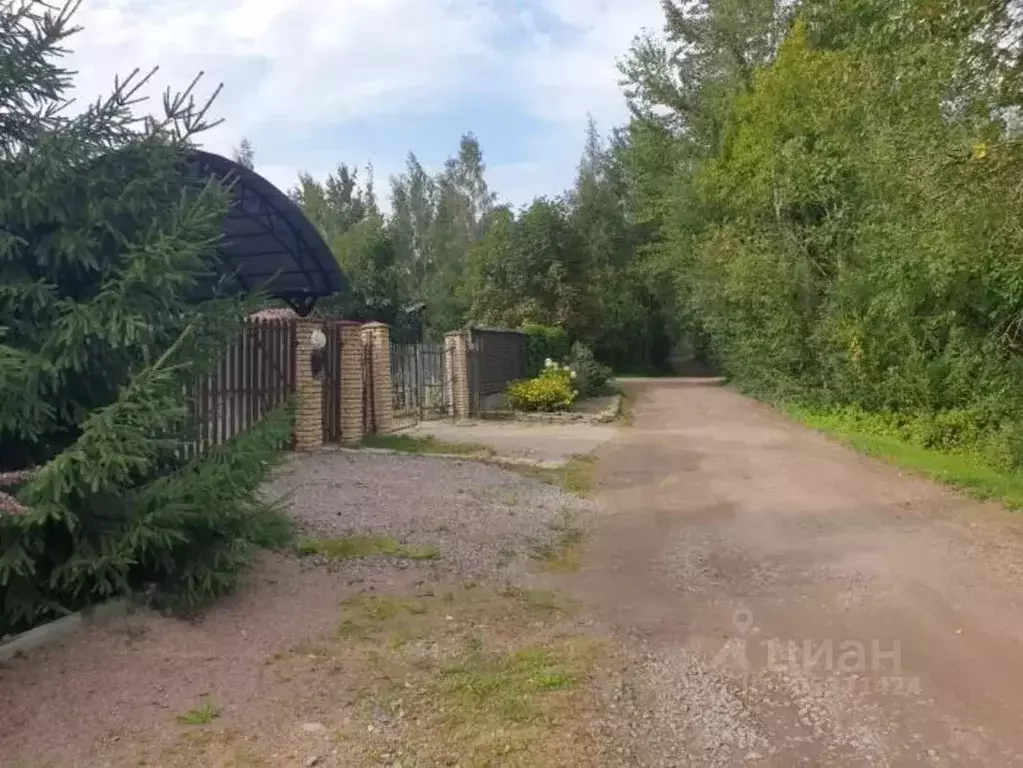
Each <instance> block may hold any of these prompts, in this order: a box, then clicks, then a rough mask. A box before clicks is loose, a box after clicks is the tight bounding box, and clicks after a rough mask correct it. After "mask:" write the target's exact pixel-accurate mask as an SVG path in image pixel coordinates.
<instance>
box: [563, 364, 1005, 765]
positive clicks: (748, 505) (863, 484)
mask: <svg viewBox="0 0 1023 768" xmlns="http://www.w3.org/2000/svg"><path fill="white" fill-rule="evenodd" d="M629 388H630V390H631V394H632V397H633V400H634V413H635V422H634V425H633V426H632V427H631V428H629V429H625V430H623V431H622V432H621V433H620V435H619V436H618V437H616V438H615V439H614V440H613V441H611V442H610V443H608V444H607V445H606V446H605V447H604V448H602V449H601V450H600V451H599V453H598V455H599V457H600V461H599V462H598V465H597V466H598V470H597V472H598V488H597V500H598V502H599V506H600V508H601V514H600V515H599V516H598V518H597V521H596V523H595V524H594V527H593V529H592V530H591V532H590V534H589V547H588V554H587V557H586V558H585V564H584V567H583V569H582V570H581V571H580V572H578V573H577V574H576V575H575V576H574V577H573V583H574V584H573V588H574V589H575V590H576V591H578V592H579V593H580V595H581V596H582V597H583V598H584V599H585V600H586V601H587V602H588V603H589V604H590V605H591V606H595V607H597V609H598V610H599V611H600V612H601V613H602V614H603V616H604V619H605V620H607V621H609V622H610V624H611V625H612V627H613V628H614V629H615V631H616V632H617V633H618V634H619V635H620V636H621V637H623V638H627V639H628V641H627V642H628V643H629V644H630V645H631V647H632V648H633V649H634V650H635V666H634V668H633V673H632V674H633V676H634V682H635V690H634V692H633V693H632V694H630V695H634V697H635V699H636V702H635V704H634V706H636V707H638V709H637V710H636V711H637V712H639V711H645V712H646V715H645V716H643V717H641V718H640V719H641V723H640V725H639V726H638V727H637V726H636V725H635V724H633V726H632V728H633V731H634V736H635V738H636V742H637V744H638V745H639V746H638V747H637V748H638V749H639V752H638V753H637V754H636V756H635V758H634V759H635V760H636V762H641V763H643V764H646V765H722V766H728V765H779V766H789V765H892V766H898V765H935V766H940V765H985V766H998V765H1017V764H1020V765H1023V578H1021V577H1023V525H1021V521H1020V518H1019V517H1018V516H1017V515H1014V514H1012V513H1009V512H1005V511H1004V510H1002V509H1001V508H999V507H997V506H996V505H993V504H981V503H978V502H973V501H969V500H966V499H963V498H960V497H958V496H956V495H955V494H953V493H952V492H950V491H948V490H946V489H943V488H941V487H939V486H937V485H935V484H932V483H929V482H927V481H924V480H922V479H919V478H916V477H914V476H911V475H909V474H906V473H900V472H899V470H897V469H895V468H893V467H889V466H887V465H885V464H883V463H881V462H878V461H876V460H873V459H869V458H866V457H862V456H859V455H857V454H856V453H854V452H853V451H851V450H848V449H846V448H843V447H841V446H839V445H837V444H834V443H833V442H831V441H829V440H828V439H826V438H824V437H822V436H819V435H817V434H814V433H813V432H811V431H809V430H807V429H804V428H802V427H800V426H798V425H796V424H793V423H791V422H789V421H787V420H786V419H785V418H783V417H782V416H780V415H778V414H777V413H775V412H774V411H772V410H771V409H769V408H767V407H766V406H763V405H761V404H759V403H756V402H754V401H751V400H749V399H746V398H744V397H742V396H740V395H738V394H736V393H735V392H732V391H730V390H728V389H726V388H722V387H720V386H714V385H712V384H707V383H701V382H699V381H692V380H690V381H685V380H650V381H645V382H634V383H630V384H629Z"/></svg>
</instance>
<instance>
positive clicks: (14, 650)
mask: <svg viewBox="0 0 1023 768" xmlns="http://www.w3.org/2000/svg"><path fill="white" fill-rule="evenodd" d="M127 613H128V601H127V600H124V599H121V600H110V601H109V602H106V603H100V604H98V605H94V606H91V607H89V608H86V609H84V610H82V611H79V612H78V613H72V614H70V615H68V616H62V617H61V618H59V619H54V620H53V621H49V622H47V623H46V624H40V625H39V626H38V627H33V628H32V629H30V630H27V631H25V632H22V633H21V634H20V635H15V636H14V637H12V638H11V639H10V640H7V641H6V642H4V643H0V662H4V661H10V660H11V659H13V658H14V657H15V656H18V655H20V654H22V653H27V652H28V651H31V650H35V649H36V648H40V647H42V646H44V645H52V644H53V643H56V642H57V641H59V640H62V639H63V638H65V637H68V636H69V635H71V634H73V633H75V632H77V631H78V630H79V629H81V628H82V627H83V626H89V625H90V624H94V623H95V622H97V621H102V620H104V619H109V618H111V617H114V616H123V615H125V614H127Z"/></svg>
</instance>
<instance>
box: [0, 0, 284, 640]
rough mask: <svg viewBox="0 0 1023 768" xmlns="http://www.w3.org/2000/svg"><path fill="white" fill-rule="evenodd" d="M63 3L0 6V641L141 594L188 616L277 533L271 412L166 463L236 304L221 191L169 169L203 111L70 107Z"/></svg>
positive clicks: (67, 20) (32, 0)
mask: <svg viewBox="0 0 1023 768" xmlns="http://www.w3.org/2000/svg"><path fill="white" fill-rule="evenodd" d="M79 1H80V0H79ZM77 5H78V2H69V3H67V4H65V5H63V6H62V7H60V8H54V7H52V6H50V5H49V4H48V3H44V2H40V1H39V0H10V1H9V2H3V3H0V86H2V87H0V492H2V493H3V495H2V496H0V635H3V634H4V633H7V632H12V631H18V630H21V629H24V628H26V627H29V626H31V625H33V624H36V623H39V622H40V621H43V620H45V619H47V618H50V617H53V616H56V615H60V614H62V613H66V612H68V611H73V610H76V609H78V608H80V607H82V606H84V605H88V604H89V603H92V602H95V601H98V600H102V599H106V598H109V597H111V596H116V595H125V594H129V593H131V592H132V591H134V590H136V589H139V588H140V587H141V586H142V585H156V587H157V589H156V595H157V597H158V598H159V600H160V601H161V602H164V603H168V604H169V603H175V604H183V605H194V604H196V603H198V602H199V601H201V600H203V599H205V598H207V597H209V596H211V595H214V594H217V593H219V592H221V591H223V590H224V589H226V588H228V587H230V586H231V584H232V583H233V582H234V579H235V578H236V575H237V573H238V572H239V569H240V568H241V567H242V566H243V565H244V564H245V563H246V562H247V560H248V559H249V557H250V555H251V554H252V552H253V550H254V548H255V547H256V546H258V545H260V544H265V543H269V539H268V537H270V536H271V534H274V533H276V532H278V531H281V530H283V526H282V524H281V518H280V517H279V516H277V515H276V512H275V511H274V510H271V509H268V508H267V507H266V506H265V505H264V504H262V503H261V502H260V501H259V498H258V496H257V494H256V488H257V486H258V485H259V483H260V482H261V481H262V480H263V479H264V477H265V475H266V472H267V469H268V466H269V464H270V460H271V459H272V458H273V457H274V456H275V455H277V451H278V449H279V447H280V446H281V444H282V443H283V441H284V440H285V439H287V437H288V435H289V431H290V417H289V415H288V414H287V413H286V412H282V413H278V414H274V415H273V416H272V417H270V418H268V419H266V420H265V421H264V422H263V423H262V424H260V425H258V426H257V427H256V428H254V429H253V430H250V431H249V432H248V433H247V434H244V435H242V436H240V437H239V438H238V439H236V440H235V441H233V442H232V443H230V444H228V445H225V446H221V447H218V448H217V449H214V450H212V451H210V452H207V453H206V454H204V455H202V456H200V457H196V456H195V455H194V451H189V450H187V447H188V445H189V443H190V440H191V437H192V436H193V435H194V423H193V416H192V413H193V408H192V406H191V401H190V396H189V392H191V391H194V386H193V385H194V382H195V381H196V380H197V379H198V378H199V377H201V376H203V375H204V374H205V373H207V372H208V371H209V370H211V367H212V365H213V364H215V363H216V361H218V359H219V357H220V354H221V352H222V350H223V349H224V347H225V345H226V344H227V343H228V342H229V341H230V340H231V339H233V338H234V337H235V335H236V334H237V333H238V331H239V329H240V327H241V322H242V321H243V318H244V316H245V314H246V313H247V312H248V311H249V301H248V300H246V299H242V298H234V297H233V296H235V295H236V293H237V292H236V291H234V290H233V288H234V286H233V285H232V284H231V280H230V279H229V278H224V277H220V278H217V277H216V275H217V274H218V273H217V270H216V265H217V262H216V245H217V241H218V239H219V238H220V236H221V226H222V221H223V217H224V215H225V212H226V211H227V207H228V205H229V200H230V198H229V191H228V190H226V189H225V188H224V187H223V186H221V185H220V184H219V183H216V182H214V181H208V180H203V179H197V178H194V175H191V174H190V173H189V171H188V168H189V166H188V164H187V162H186V160H187V155H188V152H189V150H190V149H191V148H192V147H193V146H194V142H195V139H196V137H197V136H198V135H199V134H201V133H202V131H204V130H206V129H207V128H209V127H210V125H211V123H210V120H209V119H208V117H207V114H208V111H209V107H210V103H209V102H205V103H203V102H197V101H196V100H195V98H194V97H193V90H194V86H195V85H196V83H195V82H193V83H192V86H191V87H189V88H188V89H187V90H185V91H184V92H183V93H182V94H180V95H171V94H170V92H168V93H167V95H166V96H165V97H164V99H163V102H164V103H163V112H164V115H163V116H162V117H160V118H152V117H147V118H144V119H143V118H140V117H139V115H138V114H137V113H136V107H137V105H138V102H139V101H140V99H139V97H138V95H139V92H140V88H141V87H142V86H143V85H144V83H145V82H146V80H147V77H145V76H140V74H139V73H138V72H137V71H136V72H134V73H132V74H131V75H130V76H128V77H127V78H125V79H124V80H122V81H119V82H116V83H115V84H114V88H113V90H112V93H111V94H110V96H109V97H107V98H105V99H100V100H98V101H96V102H95V103H92V104H91V105H89V106H88V107H87V108H86V109H84V111H82V112H81V113H80V114H78V115H72V114H70V110H68V109H67V108H66V107H67V94H68V92H69V90H70V88H71V86H72V73H70V72H69V71H68V70H66V69H64V68H63V67H62V66H61V65H60V57H61V55H62V53H63V47H62V46H63V45H64V43H65V42H66V41H67V39H68V38H69V37H70V36H72V35H73V34H75V33H77V32H78V31H79V30H78V28H77V27H75V26H74V25H73V24H72V17H73V15H74V12H75V10H76V8H77ZM150 74H152V73H150ZM256 300H258V297H257V298H256Z"/></svg>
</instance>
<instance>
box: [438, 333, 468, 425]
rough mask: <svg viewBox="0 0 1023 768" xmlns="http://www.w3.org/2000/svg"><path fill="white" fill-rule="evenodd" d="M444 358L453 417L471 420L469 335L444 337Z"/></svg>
mask: <svg viewBox="0 0 1023 768" xmlns="http://www.w3.org/2000/svg"><path fill="white" fill-rule="evenodd" d="M444 357H445V363H446V365H447V379H448V386H446V387H445V389H448V390H449V391H450V393H451V394H450V398H451V402H450V407H451V415H452V416H453V417H454V418H455V419H467V418H469V333H468V332H467V331H452V332H451V333H447V334H445V335H444Z"/></svg>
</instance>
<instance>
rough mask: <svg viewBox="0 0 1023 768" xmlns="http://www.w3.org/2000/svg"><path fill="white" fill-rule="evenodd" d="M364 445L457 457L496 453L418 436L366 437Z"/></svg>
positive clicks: (467, 444) (465, 444)
mask: <svg viewBox="0 0 1023 768" xmlns="http://www.w3.org/2000/svg"><path fill="white" fill-rule="evenodd" d="M362 444H363V445H364V446H366V447H367V448H384V449H387V450H389V451H401V452H402V453H422V454H437V453H440V454H450V455H456V456H492V455H493V453H494V451H493V450H492V449H490V448H488V447H487V446H485V445H479V444H478V443H449V442H445V441H443V440H438V439H437V438H435V437H432V436H429V435H427V436H425V437H419V436H416V435H400V434H394V435H366V437H364V438H363V439H362Z"/></svg>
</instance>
